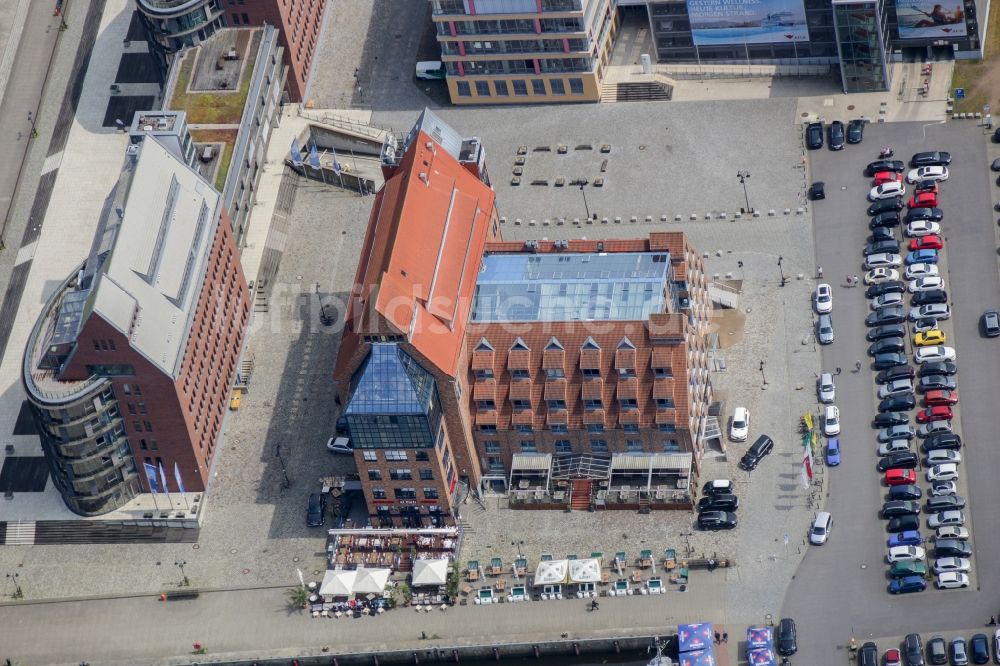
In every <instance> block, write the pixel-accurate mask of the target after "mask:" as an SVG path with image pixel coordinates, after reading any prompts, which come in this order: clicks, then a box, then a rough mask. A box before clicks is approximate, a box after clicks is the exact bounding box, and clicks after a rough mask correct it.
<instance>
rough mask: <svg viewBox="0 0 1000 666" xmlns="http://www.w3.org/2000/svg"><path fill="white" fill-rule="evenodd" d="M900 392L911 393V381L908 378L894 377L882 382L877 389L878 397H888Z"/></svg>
mask: <svg viewBox="0 0 1000 666" xmlns="http://www.w3.org/2000/svg"><path fill="white" fill-rule="evenodd" d="M902 393H913V382H911V381H910V380H909V379H894V380H892V381H891V382H889V383H888V384H883V385H882V386H880V387H879V389H878V397H879V398H888V397H889V396H890V395H900V394H902Z"/></svg>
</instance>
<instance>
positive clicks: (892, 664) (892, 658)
mask: <svg viewBox="0 0 1000 666" xmlns="http://www.w3.org/2000/svg"><path fill="white" fill-rule="evenodd" d="M882 663H883V664H885V666H901V665H902V663H903V662H902V660H901V659H900V656H899V650H897V649H896V648H889V649H888V650H886V651H885V661H883V662H882Z"/></svg>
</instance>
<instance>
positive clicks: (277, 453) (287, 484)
mask: <svg viewBox="0 0 1000 666" xmlns="http://www.w3.org/2000/svg"><path fill="white" fill-rule="evenodd" d="M274 455H275V457H276V458H277V459H278V463H279V464H280V465H281V473H282V474H283V475H284V477H285V482H284V483H283V484H282V485H281V487H282V488H285V489H287V488H291V487H292V482H291V480H290V479H289V478H288V469H287V468H286V467H285V459H284V458H282V457H281V444H277V445H276V446H275V449H274Z"/></svg>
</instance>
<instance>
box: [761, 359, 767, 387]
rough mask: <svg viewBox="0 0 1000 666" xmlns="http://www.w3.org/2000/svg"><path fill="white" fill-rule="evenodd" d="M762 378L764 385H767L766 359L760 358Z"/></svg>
mask: <svg viewBox="0 0 1000 666" xmlns="http://www.w3.org/2000/svg"><path fill="white" fill-rule="evenodd" d="M760 378H761V379H763V380H764V386H767V375H765V374H764V359H761V360H760Z"/></svg>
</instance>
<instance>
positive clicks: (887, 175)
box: [872, 171, 903, 185]
mask: <svg viewBox="0 0 1000 666" xmlns="http://www.w3.org/2000/svg"><path fill="white" fill-rule="evenodd" d="M892 181H895V182H897V183H901V182H903V174H901V173H899V172H896V171H877V172H876V173H875V175H874V176H872V183H873V184H874V185H881V184H882V183H889V182H892Z"/></svg>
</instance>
